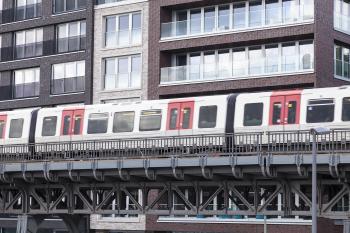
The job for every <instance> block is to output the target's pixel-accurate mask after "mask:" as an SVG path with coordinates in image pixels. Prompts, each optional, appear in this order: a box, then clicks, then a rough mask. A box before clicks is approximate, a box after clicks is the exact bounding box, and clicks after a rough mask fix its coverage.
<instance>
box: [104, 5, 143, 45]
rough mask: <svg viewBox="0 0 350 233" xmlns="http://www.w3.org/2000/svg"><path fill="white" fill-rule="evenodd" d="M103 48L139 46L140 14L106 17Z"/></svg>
mask: <svg viewBox="0 0 350 233" xmlns="http://www.w3.org/2000/svg"><path fill="white" fill-rule="evenodd" d="M105 20H106V21H105V22H106V27H105V46H106V47H120V46H127V45H135V44H141V13H140V12H136V13H130V14H123V15H113V16H107V17H106V18H105Z"/></svg>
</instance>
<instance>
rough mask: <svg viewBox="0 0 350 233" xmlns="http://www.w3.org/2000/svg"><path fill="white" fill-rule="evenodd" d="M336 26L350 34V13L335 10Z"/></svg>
mask: <svg viewBox="0 0 350 233" xmlns="http://www.w3.org/2000/svg"><path fill="white" fill-rule="evenodd" d="M334 28H335V29H337V30H340V31H342V32H345V33H348V34H350V15H344V14H340V13H338V12H334Z"/></svg>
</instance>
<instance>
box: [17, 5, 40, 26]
mask: <svg viewBox="0 0 350 233" xmlns="http://www.w3.org/2000/svg"><path fill="white" fill-rule="evenodd" d="M41 11H42V9H41V0H17V1H16V10H15V19H16V21H19V20H24V19H32V18H36V17H39V16H41V14H42V13H41Z"/></svg>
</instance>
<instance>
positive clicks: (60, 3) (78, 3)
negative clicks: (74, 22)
mask: <svg viewBox="0 0 350 233" xmlns="http://www.w3.org/2000/svg"><path fill="white" fill-rule="evenodd" d="M86 2H87V1H86V0H54V2H53V3H54V7H53V9H54V10H53V11H54V13H62V12H67V11H75V10H80V9H84V8H86Z"/></svg>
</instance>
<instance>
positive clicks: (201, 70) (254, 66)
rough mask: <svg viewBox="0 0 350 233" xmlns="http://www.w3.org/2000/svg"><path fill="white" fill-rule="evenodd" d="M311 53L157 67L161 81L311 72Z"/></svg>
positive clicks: (209, 79)
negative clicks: (301, 55)
mask: <svg viewBox="0 0 350 233" xmlns="http://www.w3.org/2000/svg"><path fill="white" fill-rule="evenodd" d="M313 63H314V62H313V58H312V57H311V55H306V56H303V57H299V56H283V57H276V58H273V57H272V58H263V59H251V60H240V61H233V63H209V64H199V65H187V66H176V67H166V68H162V69H161V84H173V83H174V84H176V83H183V82H201V81H211V80H225V79H242V78H249V77H255V76H265V75H279V74H288V73H295V72H306V71H313V69H314V64H313Z"/></svg>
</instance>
